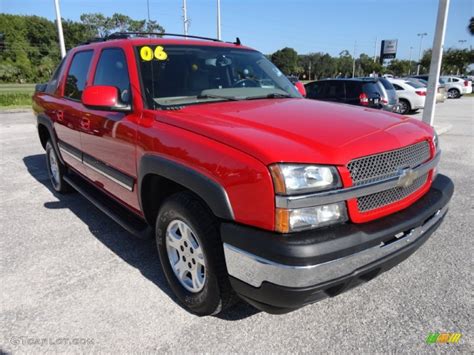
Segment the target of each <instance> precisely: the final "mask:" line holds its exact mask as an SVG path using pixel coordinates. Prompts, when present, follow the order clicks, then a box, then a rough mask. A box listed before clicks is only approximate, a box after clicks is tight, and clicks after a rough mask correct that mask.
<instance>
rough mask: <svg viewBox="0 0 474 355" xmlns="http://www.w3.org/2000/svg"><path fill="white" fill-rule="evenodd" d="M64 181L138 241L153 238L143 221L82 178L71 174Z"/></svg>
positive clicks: (150, 230) (150, 229)
mask: <svg viewBox="0 0 474 355" xmlns="http://www.w3.org/2000/svg"><path fill="white" fill-rule="evenodd" d="M64 180H65V181H66V182H67V183H68V184H69V185H71V186H72V187H73V188H74V189H75V190H76V191H77V192H79V193H80V194H81V195H82V196H84V197H85V198H86V199H88V200H89V201H90V202H92V203H93V204H94V205H95V206H96V207H97V208H98V209H99V210H101V211H102V212H103V213H105V214H106V215H107V216H109V217H110V218H111V219H112V220H113V221H115V222H116V223H118V224H119V225H120V226H121V227H122V228H124V229H125V230H126V231H128V232H129V233H131V234H133V235H134V236H135V237H137V238H140V239H150V238H152V237H153V230H152V228H150V226H149V225H148V224H147V223H146V222H145V221H144V220H142V219H141V218H140V217H138V216H137V215H135V214H134V213H133V212H131V211H129V210H128V209H126V208H125V207H123V206H121V205H120V204H119V203H118V202H116V201H114V200H113V199H112V198H110V197H108V196H107V195H106V194H105V193H103V192H102V191H100V190H99V189H97V188H96V187H94V186H92V184H90V183H89V182H87V181H85V180H84V179H83V178H81V177H79V176H77V175H75V174H74V173H72V174H70V175H65V176H64Z"/></svg>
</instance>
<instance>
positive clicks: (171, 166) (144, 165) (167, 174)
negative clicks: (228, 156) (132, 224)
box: [138, 154, 234, 220]
mask: <svg viewBox="0 0 474 355" xmlns="http://www.w3.org/2000/svg"><path fill="white" fill-rule="evenodd" d="M148 174H154V175H158V176H161V177H164V178H166V179H169V180H171V181H174V182H176V183H178V184H180V185H182V186H184V187H185V188H187V189H189V190H190V191H192V192H194V193H195V194H197V195H198V196H199V197H200V198H201V199H202V200H204V201H205V202H206V203H207V205H208V206H209V207H210V209H211V210H212V212H213V213H214V214H215V215H216V216H217V217H219V218H222V219H226V220H234V212H233V210H232V206H231V204H230V201H229V197H228V196H227V193H226V191H225V190H224V188H223V187H222V186H221V185H219V184H218V183H217V182H215V181H214V180H212V179H210V178H209V177H207V176H205V175H203V174H201V173H199V172H197V171H195V170H194V169H191V168H189V167H187V166H184V165H182V164H179V163H176V162H174V161H172V160H169V159H166V158H162V157H159V156H156V155H150V154H146V155H144V156H143V157H142V158H141V159H140V162H139V167H138V192H139V200H140V205H141V206H142V208H143V201H142V193H141V190H142V184H143V179H144V178H145V176H147V175H148Z"/></svg>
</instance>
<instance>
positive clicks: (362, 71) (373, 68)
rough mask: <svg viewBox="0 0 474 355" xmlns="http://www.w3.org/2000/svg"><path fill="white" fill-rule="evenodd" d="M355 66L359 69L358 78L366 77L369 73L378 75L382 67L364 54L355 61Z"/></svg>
mask: <svg viewBox="0 0 474 355" xmlns="http://www.w3.org/2000/svg"><path fill="white" fill-rule="evenodd" d="M356 66H357V67H358V68H359V71H358V72H359V73H358V74H359V75H360V76H368V75H370V74H371V73H380V72H381V71H382V65H381V64H380V63H379V62H378V61H377V60H376V61H375V62H374V59H373V58H372V57H370V56H368V55H367V54H365V53H361V55H360V56H359V59H357V61H356Z"/></svg>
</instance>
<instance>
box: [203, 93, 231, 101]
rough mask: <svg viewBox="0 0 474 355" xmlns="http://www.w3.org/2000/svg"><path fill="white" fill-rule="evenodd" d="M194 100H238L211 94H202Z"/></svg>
mask: <svg viewBox="0 0 474 355" xmlns="http://www.w3.org/2000/svg"><path fill="white" fill-rule="evenodd" d="M196 99H199V100H200V99H222V100H227V101H239V100H240V99H239V98H238V97H235V96H224V95H222V96H221V95H212V94H204V95H198V96H196Z"/></svg>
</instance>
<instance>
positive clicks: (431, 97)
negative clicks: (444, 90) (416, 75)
mask: <svg viewBox="0 0 474 355" xmlns="http://www.w3.org/2000/svg"><path fill="white" fill-rule="evenodd" d="M448 9H449V0H439V7H438V17H437V19H436V28H435V35H434V39H433V51H432V54H431V63H430V73H429V77H428V87H427V90H426V91H427V94H426V101H425V108H424V109H423V122H425V123H428V124H429V125H431V126H433V125H434V114H435V105H436V88H437V86H438V81H439V72H440V70H441V60H442V59H443V47H444V36H445V33H446V22H447V20H448Z"/></svg>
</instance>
